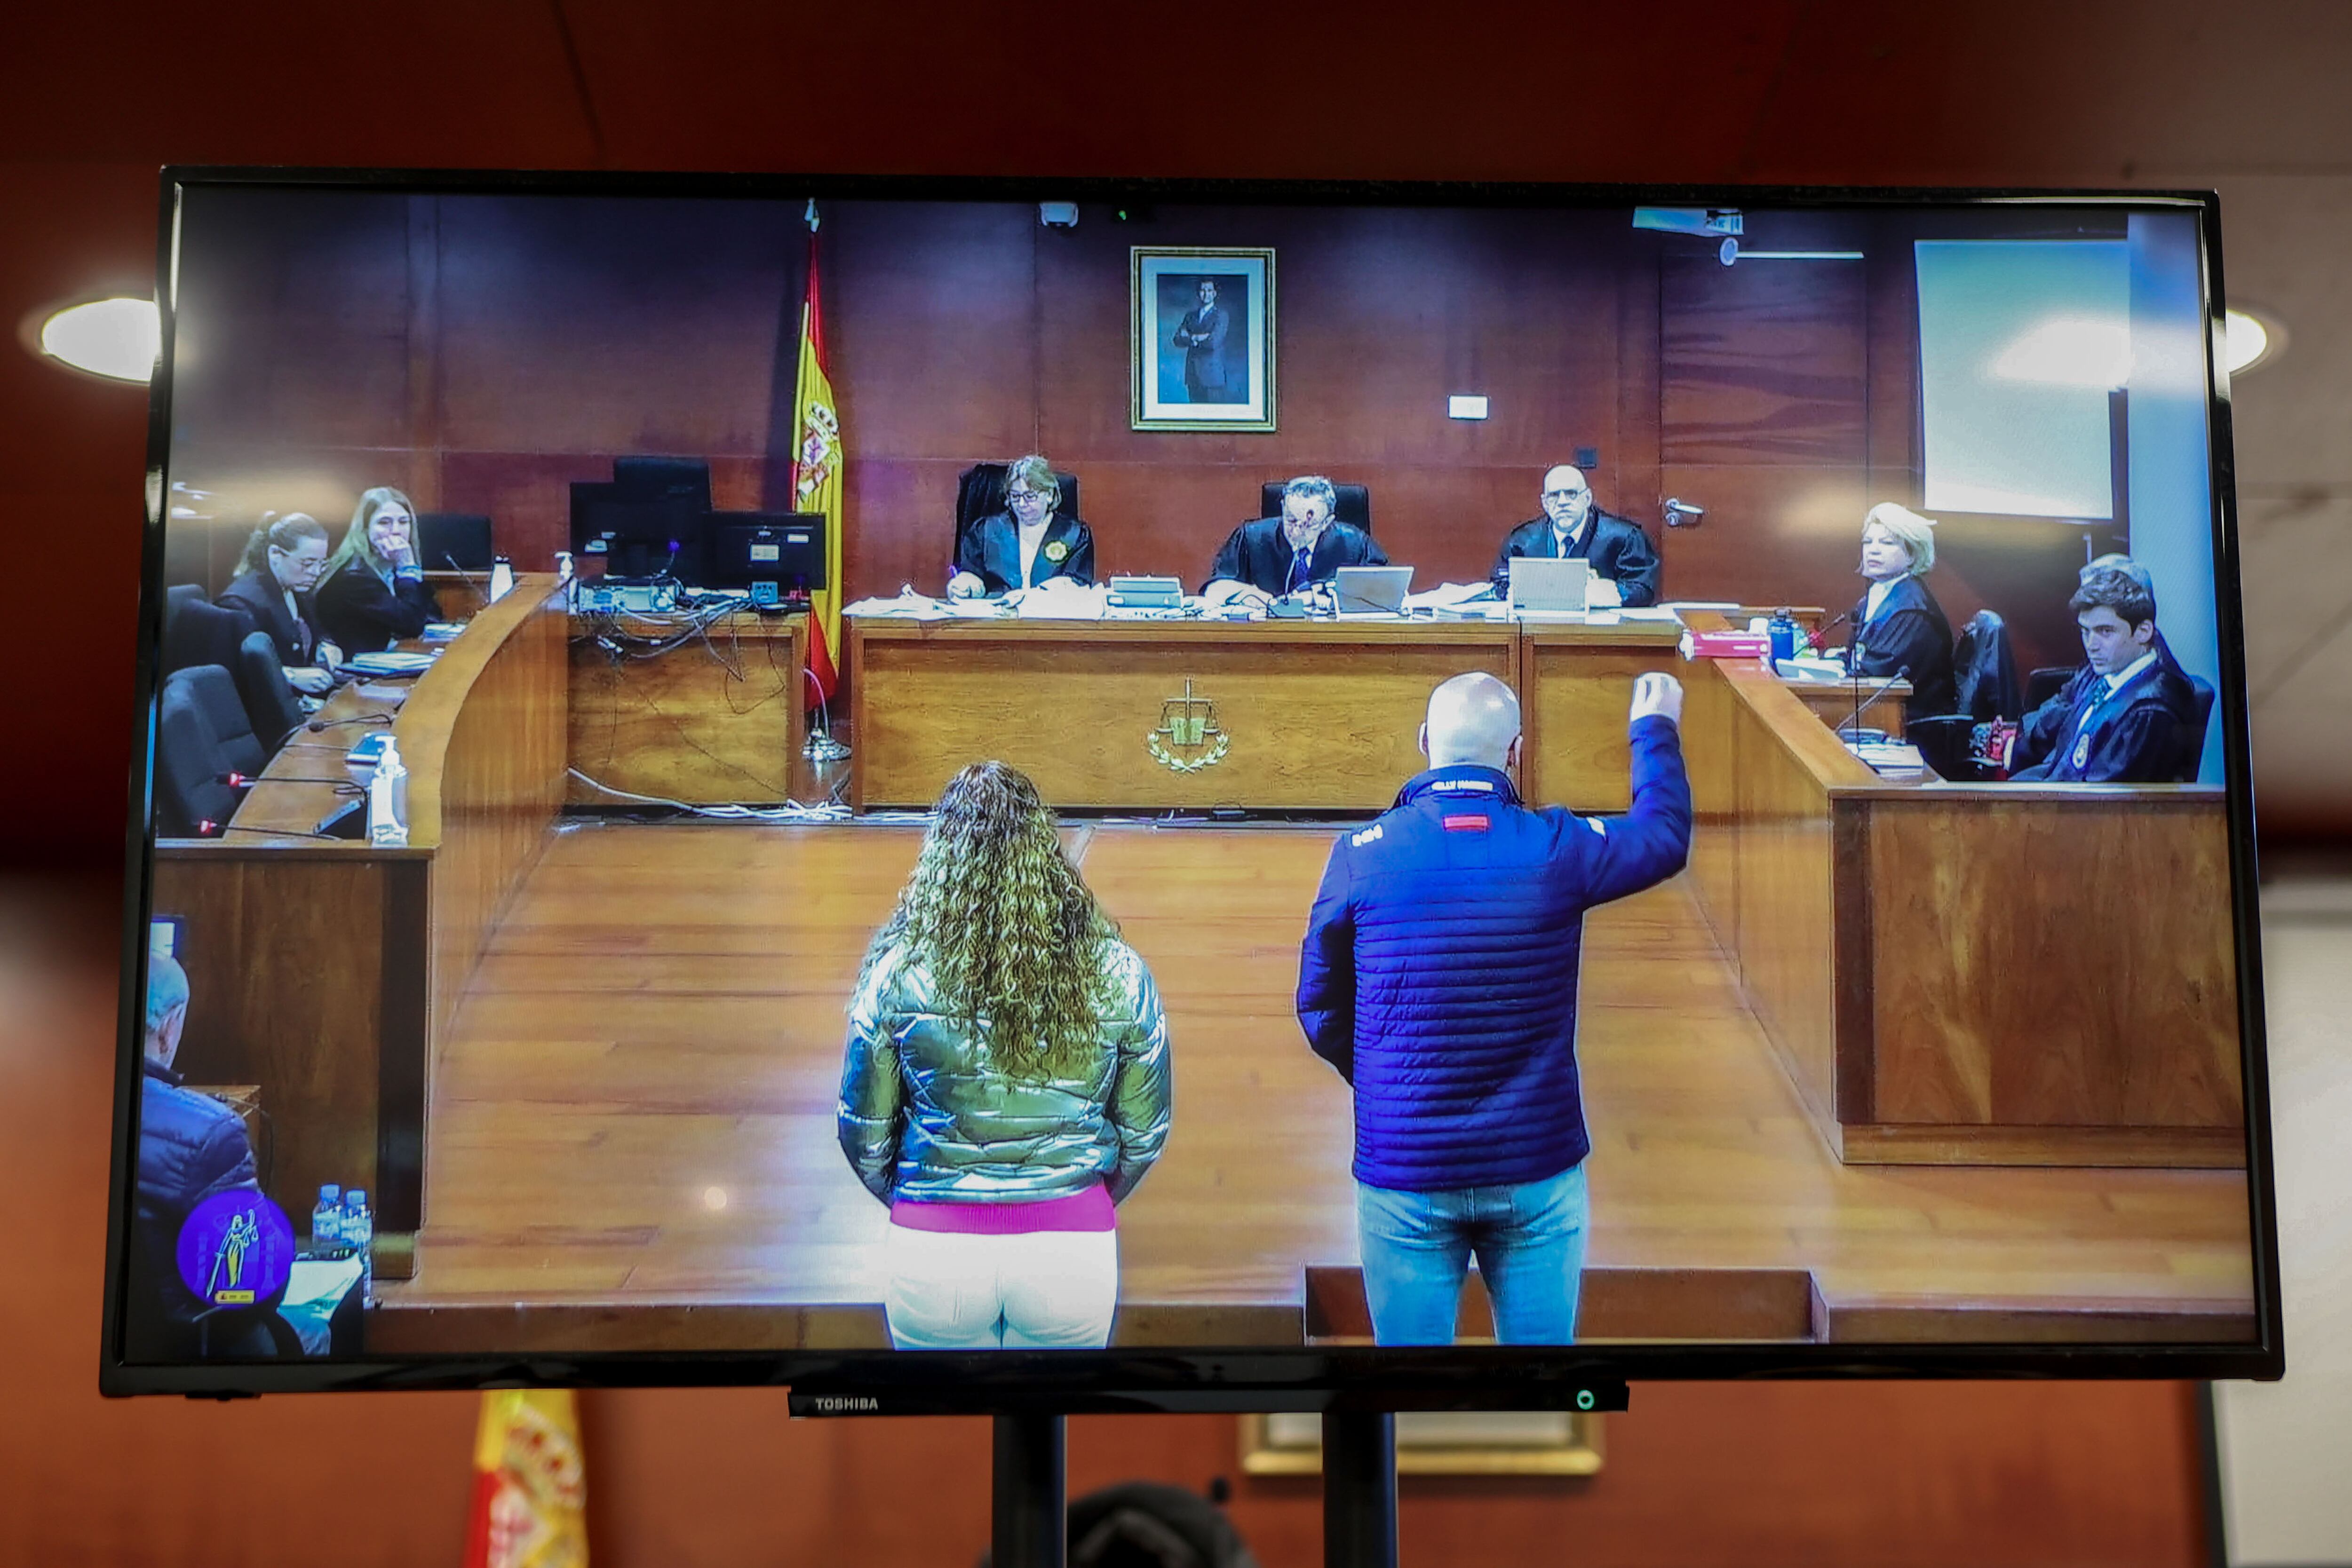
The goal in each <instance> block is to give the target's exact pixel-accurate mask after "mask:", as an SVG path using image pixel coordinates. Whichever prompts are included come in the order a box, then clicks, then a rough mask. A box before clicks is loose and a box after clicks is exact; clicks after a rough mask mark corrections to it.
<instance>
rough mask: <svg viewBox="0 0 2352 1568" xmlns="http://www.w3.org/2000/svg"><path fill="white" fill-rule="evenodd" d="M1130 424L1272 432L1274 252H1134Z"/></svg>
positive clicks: (1130, 279) (1130, 274) (1215, 249)
mask: <svg viewBox="0 0 2352 1568" xmlns="http://www.w3.org/2000/svg"><path fill="white" fill-rule="evenodd" d="M1128 258H1129V271H1128V293H1129V313H1128V359H1129V389H1130V392H1129V423H1131V424H1132V425H1133V426H1134V428H1136V429H1137V430H1272V429H1273V428H1274V427H1275V424H1274V344H1275V339H1274V320H1275V317H1274V252H1273V251H1271V250H1265V249H1255V250H1254V249H1242V248H1227V247H1209V246H1190V247H1184V248H1174V249H1153V248H1150V247H1148V246H1136V247H1134V248H1133V249H1132V250H1130V251H1129V253H1128Z"/></svg>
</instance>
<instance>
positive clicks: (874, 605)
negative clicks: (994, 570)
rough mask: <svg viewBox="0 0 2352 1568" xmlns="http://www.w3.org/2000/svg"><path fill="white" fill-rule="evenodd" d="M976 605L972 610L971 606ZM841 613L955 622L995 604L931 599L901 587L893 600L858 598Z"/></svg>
mask: <svg viewBox="0 0 2352 1568" xmlns="http://www.w3.org/2000/svg"><path fill="white" fill-rule="evenodd" d="M974 605H977V606H978V609H977V611H975V610H974V609H972V608H971V607H972V606H974ZM842 613H843V614H844V615H854V616H861V617H866V618H868V619H882V618H886V617H887V618H888V619H891V620H898V621H954V620H959V619H961V618H963V617H966V616H970V615H972V614H975V613H977V614H980V615H984V616H985V615H993V614H995V613H996V606H995V605H993V604H991V603H989V602H988V601H985V600H971V599H964V600H955V599H933V598H932V597H931V596H930V595H929V594H927V593H918V592H916V591H914V590H913V589H911V588H902V589H900V590H899V591H898V597H897V598H895V599H861V600H859V601H857V602H856V603H855V604H849V605H845V606H843V607H842Z"/></svg>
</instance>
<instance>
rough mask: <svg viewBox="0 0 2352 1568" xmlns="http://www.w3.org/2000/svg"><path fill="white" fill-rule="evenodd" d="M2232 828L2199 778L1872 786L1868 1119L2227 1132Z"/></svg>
mask: <svg viewBox="0 0 2352 1568" xmlns="http://www.w3.org/2000/svg"><path fill="white" fill-rule="evenodd" d="M2227 837H2228V835H2227V831H2226V826H2225V823H2224V820H2223V815H2222V810H2221V800H2220V796H2219V793H2218V791H2211V790H2207V789H2199V788H2196V787H2180V788H2179V789H2128V790H2095V791H2094V790H2084V791H2074V790H2060V789H2047V790H2032V791H2030V792H2028V791H2024V790H2010V791H2006V792H2004V791H2002V790H2000V789H1991V788H1988V789H1986V790H1984V791H1981V792H1972V793H1971V792H1964V791H1963V790H1962V789H1958V788H1944V789H1934V790H1930V791H1927V792H1923V793H1922V794H1921V795H1920V796H1919V797H1918V798H1916V799H1888V800H1876V801H1874V802H1873V804H1872V810H1871V827H1870V833H1869V854H1870V859H1871V866H1872V886H1871V897H1872V910H1871V921H1872V925H1873V926H1874V928H1875V930H1876V931H1877V933H1878V950H1877V954H1876V957H1875V962H1874V967H1873V986H1874V992H1875V996H1876V1009H1877V1025H1876V1028H1877V1034H1878V1039H1879V1048H1878V1061H1879V1084H1878V1098H1877V1106H1876V1112H1877V1113H1876V1117H1875V1119H1876V1120H1878V1121H1881V1122H1886V1123H1911V1124H1969V1123H1973V1124H1998V1125H2002V1126H2008V1127H2013V1128H2016V1127H2120V1126H2133V1127H2142V1128H2215V1129H2225V1130H2231V1131H2232V1132H2234V1129H2236V1128H2237V1127H2238V1126H2239V1124H2240V1123H2241V1120H2242V1114H2243V1096H2242V1086H2241V1084H2240V1082H2239V1073H2238V1061H2239V1040H2238V1027H2237V988H2236V981H2235V973H2236V971H2235V960H2234V957H2233V952H2232V946H2231V921H2230V912H2229V909H2228V905H2227V903H2226V899H2225V898H2224V897H2222V896H2221V890H2223V889H2226V888H2227V886H2228V876H2227V865H2228V862H2227V856H2228V843H2227ZM2118 899H2120V900H2121V901H2122V903H2121V904H2118V903H2117V902H2116V901H2117V900H2118ZM2126 905H2127V906H2128V907H2129V908H2130V910H2131V911H2132V913H2131V916H2130V917H2129V918H2128V919H2126V918H2123V917H2122V916H2121V915H2120V910H2121V909H2122V908H2123V907H2124V906H2126Z"/></svg>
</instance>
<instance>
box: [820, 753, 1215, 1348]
mask: <svg viewBox="0 0 2352 1568" xmlns="http://www.w3.org/2000/svg"><path fill="white" fill-rule="evenodd" d="M1170 1098H1171V1094H1170V1086H1169V1068H1168V1020H1167V1018H1166V1016H1165V1015H1164V1014H1163V1013H1162V1012H1161V1010H1160V993H1159V990H1158V988H1155V987H1154V986H1153V985H1152V983H1151V973H1150V970H1149V969H1147V968H1145V967H1144V964H1143V960H1142V959H1141V958H1140V957H1139V956H1137V955H1136V952H1135V949H1133V948H1132V947H1129V946H1128V945H1127V944H1126V943H1124V942H1122V941H1120V940H1119V937H1118V927H1117V926H1116V925H1113V924H1112V922H1111V920H1110V917H1109V916H1108V915H1105V914H1104V913H1103V911H1102V908H1101V906H1100V905H1099V904H1096V902H1095V898H1094V894H1092V893H1090V892H1088V891H1087V884H1086V883H1084V882H1083V881H1081V880H1080V879H1079V876H1078V873H1077V868H1076V866H1074V865H1072V864H1071V863H1070V862H1069V860H1068V858H1067V857H1066V856H1065V855H1064V854H1063V852H1062V845H1061V840H1060V839H1059V837H1058V836H1057V835H1056V834H1055V827H1054V814H1053V812H1052V811H1051V810H1048V809H1047V808H1046V806H1045V801H1044V800H1040V799H1039V798H1038V795H1037V787H1036V786H1035V785H1034V784H1032V783H1031V782H1030V781H1029V779H1027V777H1026V776H1024V774H1022V773H1021V772H1020V771H1019V770H1017V769H1015V768H1008V767H1006V766H1005V765H1004V764H1003V763H1002V762H982V763H977V764H975V765H973V766H972V767H970V768H965V769H964V770H963V771H962V772H961V773H959V774H957V775H956V776H955V778H954V779H952V780H950V782H949V784H948V787H947V789H946V790H945V791H944V792H943V793H942V794H941V795H940V801H939V806H938V808H937V815H936V817H935V819H934V821H933V822H932V824H931V829H930V831H929V833H928V834H926V835H925V836H924V839H923V849H922V854H921V856H920V858H919V860H918V861H917V862H916V863H915V871H914V874H913V875H912V876H911V877H909V878H908V882H907V886H906V889H905V891H903V892H902V893H900V894H899V895H898V908H897V909H896V910H894V911H893V912H892V913H891V915H890V919H889V921H888V923H887V924H886V925H884V926H883V927H882V929H881V931H880V932H879V933H878V934H877V936H875V938H874V943H873V946H870V947H869V948H867V949H866V966H865V968H864V970H863V971H862V972H861V973H860V974H859V976H858V980H857V990H856V995H855V996H854V997H853V998H852V999H851V1001H850V1005H849V1045H848V1051H847V1061H846V1062H845V1065H844V1067H843V1069H842V1076H841V1103H840V1133H841V1146H842V1150H843V1152H844V1153H845V1154H846V1155H848V1156H849V1163H850V1166H851V1167H852V1168H853V1169H855V1170H856V1173H857V1178H858V1180H860V1181H862V1182H864V1183H865V1184H866V1190H867V1191H868V1192H871V1193H872V1194H873V1195H874V1196H875V1197H877V1198H880V1199H881V1200H882V1201H883V1202H885V1203H887V1204H888V1205H889V1206H890V1232H889V1240H888V1242H887V1247H886V1251H885V1259H886V1266H887V1273H888V1276H889V1278H888V1282H887V1285H886V1287H885V1290H884V1305H885V1307H886V1309H887V1312H888V1314H889V1320H890V1337H891V1340H892V1342H893V1343H896V1344H897V1345H898V1348H899V1349H901V1350H980V1349H993V1348H999V1347H1002V1348H1004V1349H1036V1348H1042V1347H1058V1348H1086V1347H1096V1348H1099V1347H1100V1346H1102V1345H1104V1344H1107V1343H1109V1339H1110V1323H1111V1314H1112V1312H1113V1310H1114V1309H1115V1308H1116V1307H1117V1306H1118V1234H1117V1231H1116V1229H1115V1228H1114V1227H1115V1220H1114V1218H1113V1207H1114V1206H1115V1205H1117V1204H1118V1202H1119V1201H1120V1200H1121V1199H1123V1198H1125V1197H1127V1195H1128V1194H1129V1193H1130V1192H1132V1191H1134V1190H1135V1185H1136V1183H1138V1182H1139V1181H1141V1180H1142V1179H1143V1175H1144V1173H1145V1172H1146V1171H1148V1170H1150V1168H1151V1163H1152V1161H1154V1160H1155V1159H1157V1158H1159V1156H1160V1147H1161V1145H1164V1144H1165V1143H1166V1142H1167V1141H1168V1120H1169V1103H1170Z"/></svg>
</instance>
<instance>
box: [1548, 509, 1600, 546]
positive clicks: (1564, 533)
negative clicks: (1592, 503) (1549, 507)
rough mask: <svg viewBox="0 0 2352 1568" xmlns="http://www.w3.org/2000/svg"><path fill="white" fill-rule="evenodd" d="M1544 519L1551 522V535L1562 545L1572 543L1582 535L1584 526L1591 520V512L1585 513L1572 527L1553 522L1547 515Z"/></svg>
mask: <svg viewBox="0 0 2352 1568" xmlns="http://www.w3.org/2000/svg"><path fill="white" fill-rule="evenodd" d="M1544 521H1545V522H1547V523H1551V537H1552V538H1555V539H1557V540H1558V541H1559V543H1560V544H1561V545H1563V546H1566V545H1572V544H1574V543H1575V542H1576V541H1577V540H1578V539H1579V538H1581V537H1582V536H1583V533H1584V530H1585V528H1586V527H1587V526H1588V525H1590V524H1591V521H1592V514H1591V512H1587V513H1585V514H1584V521H1583V522H1581V523H1579V524H1577V525H1576V527H1574V528H1561V527H1560V526H1559V524H1558V523H1553V522H1552V521H1551V519H1550V518H1549V517H1546V518H1545V519H1544Z"/></svg>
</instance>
